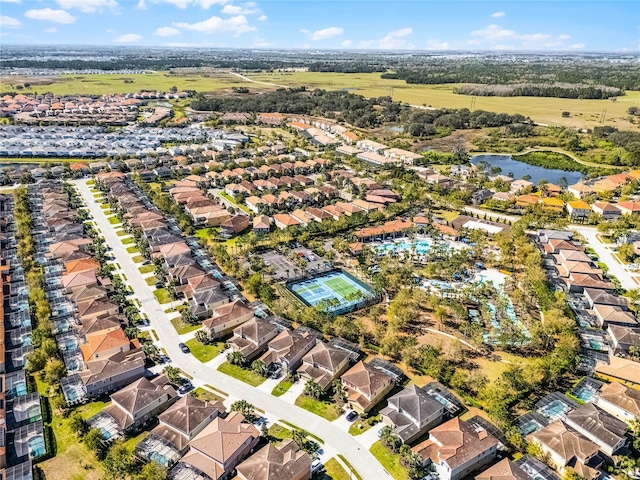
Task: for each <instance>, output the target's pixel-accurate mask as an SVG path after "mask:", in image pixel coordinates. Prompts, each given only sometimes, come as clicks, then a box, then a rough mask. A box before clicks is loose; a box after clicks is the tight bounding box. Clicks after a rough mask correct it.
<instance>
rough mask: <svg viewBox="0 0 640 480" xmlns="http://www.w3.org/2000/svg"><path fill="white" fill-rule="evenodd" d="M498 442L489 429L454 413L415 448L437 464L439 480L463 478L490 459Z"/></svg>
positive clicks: (494, 453)
mask: <svg viewBox="0 0 640 480" xmlns="http://www.w3.org/2000/svg"><path fill="white" fill-rule="evenodd" d="M498 443H499V442H498V439H496V438H495V437H494V436H493V435H491V434H490V433H489V432H487V431H486V430H479V431H478V430H476V429H475V428H473V427H472V426H471V425H470V424H469V423H467V422H464V421H462V420H460V419H459V418H458V417H455V418H452V419H451V420H449V421H448V422H445V423H443V424H442V425H440V426H438V427H435V428H433V429H431V430H430V431H429V438H428V439H427V440H425V441H424V442H422V443H419V444H418V445H416V446H415V447H413V448H412V450H413V451H414V452H415V453H417V454H418V455H420V456H421V457H422V459H423V461H424V463H425V464H432V465H433V466H434V468H435V470H436V472H437V473H438V478H439V479H440V480H461V479H462V478H464V477H467V476H468V475H470V474H472V473H474V472H476V471H478V470H481V469H482V468H483V467H485V466H486V465H487V464H489V463H491V462H492V461H493V460H494V459H495V458H496V456H497V451H498Z"/></svg>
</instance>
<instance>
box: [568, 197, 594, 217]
mask: <svg viewBox="0 0 640 480" xmlns="http://www.w3.org/2000/svg"><path fill="white" fill-rule="evenodd" d="M592 211H593V210H591V205H589V204H588V203H587V202H584V201H582V200H573V201H571V202H568V203H567V212H568V213H569V217H570V218H571V220H572V221H574V222H584V221H585V220H586V219H587V218H588V217H589V215H590V214H591V212H592Z"/></svg>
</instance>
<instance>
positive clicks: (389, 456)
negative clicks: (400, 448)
mask: <svg viewBox="0 0 640 480" xmlns="http://www.w3.org/2000/svg"><path fill="white" fill-rule="evenodd" d="M369 451H370V452H371V453H372V454H373V456H374V457H376V458H377V459H378V461H379V462H380V464H381V465H382V466H383V467H384V468H385V469H386V470H387V472H389V474H390V475H391V476H392V477H393V478H395V479H396V480H409V473H408V472H407V469H406V468H404V467H403V466H402V465H400V455H398V454H393V453H391V452H389V450H387V449H386V447H385V446H384V445H382V443H380V442H376V443H374V444H373V446H372V447H371V449H370V450H369Z"/></svg>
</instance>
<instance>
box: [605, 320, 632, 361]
mask: <svg viewBox="0 0 640 480" xmlns="http://www.w3.org/2000/svg"><path fill="white" fill-rule="evenodd" d="M607 333H608V334H609V338H610V339H611V341H610V342H609V349H610V353H611V355H621V356H626V355H628V354H629V349H635V350H636V352H640V328H631V327H622V326H619V325H614V324H610V325H609V328H608V329H607ZM635 355H636V353H635V352H634V356H635Z"/></svg>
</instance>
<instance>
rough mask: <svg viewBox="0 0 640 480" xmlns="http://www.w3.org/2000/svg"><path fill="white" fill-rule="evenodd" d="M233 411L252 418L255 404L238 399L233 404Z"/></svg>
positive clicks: (248, 418)
mask: <svg viewBox="0 0 640 480" xmlns="http://www.w3.org/2000/svg"><path fill="white" fill-rule="evenodd" d="M231 411H232V412H239V413H241V414H242V415H243V416H244V418H246V419H247V420H250V419H251V418H253V414H254V406H253V405H252V404H250V403H249V402H247V401H246V400H237V401H235V402H233V403H232V404H231Z"/></svg>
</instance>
